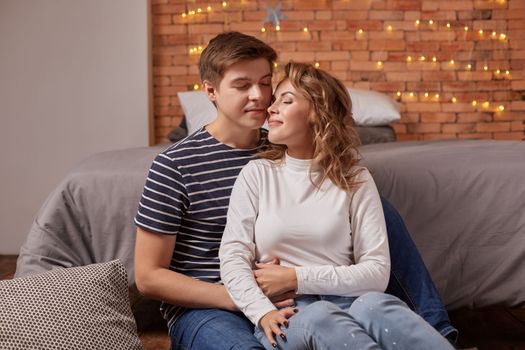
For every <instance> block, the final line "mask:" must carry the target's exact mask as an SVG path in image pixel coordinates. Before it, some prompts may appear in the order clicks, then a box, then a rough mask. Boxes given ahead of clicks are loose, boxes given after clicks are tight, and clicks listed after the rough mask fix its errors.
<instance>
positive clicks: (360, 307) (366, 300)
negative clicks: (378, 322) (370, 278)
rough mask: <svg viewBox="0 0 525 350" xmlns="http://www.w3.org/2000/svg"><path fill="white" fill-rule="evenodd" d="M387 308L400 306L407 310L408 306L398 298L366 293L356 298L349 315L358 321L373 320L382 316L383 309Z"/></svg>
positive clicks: (378, 293)
mask: <svg viewBox="0 0 525 350" xmlns="http://www.w3.org/2000/svg"><path fill="white" fill-rule="evenodd" d="M389 306H397V307H399V306H402V307H406V308H408V305H407V304H406V303H404V302H403V301H402V300H400V299H399V298H397V297H395V296H393V295H390V294H386V293H381V292H368V293H365V294H363V295H361V296H360V297H359V298H357V299H356V300H355V301H354V303H353V304H352V306H350V310H349V313H350V315H352V316H353V317H355V318H356V319H359V320H364V319H366V318H371V319H374V318H376V317H381V316H382V315H384V312H385V309H386V308H387V307H389Z"/></svg>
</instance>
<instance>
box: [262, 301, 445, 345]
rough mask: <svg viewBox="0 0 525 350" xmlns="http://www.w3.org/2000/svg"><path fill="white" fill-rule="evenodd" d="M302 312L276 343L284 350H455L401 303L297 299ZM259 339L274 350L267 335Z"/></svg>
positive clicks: (290, 321) (292, 319)
mask: <svg viewBox="0 0 525 350" xmlns="http://www.w3.org/2000/svg"><path fill="white" fill-rule="evenodd" d="M296 302H297V308H298V309H299V312H298V313H297V314H295V315H293V316H292V317H291V318H290V319H289V320H288V323H289V326H288V328H286V329H284V328H283V332H284V333H285V335H286V340H283V339H281V338H279V337H277V338H276V343H277V348H278V349H281V350H299V349H323V350H332V349H333V350H340V349H345V348H347V349H355V350H357V349H362V350H365V349H366V350H382V349H383V350H397V349H433V350H441V349H443V350H445V349H446V350H452V349H453V347H452V345H451V344H450V343H449V342H448V341H447V340H446V339H445V338H443V337H442V336H441V335H440V334H439V333H438V332H437V331H436V330H435V329H434V328H433V327H432V326H430V325H429V324H428V323H427V322H426V321H425V320H423V319H422V318H421V317H420V316H419V315H417V314H416V313H415V312H413V311H412V310H410V309H409V308H408V306H407V305H406V304H405V303H404V302H402V301H401V300H399V299H398V298H396V297H394V296H392V295H389V294H385V293H379V292H369V293H365V294H363V295H361V296H360V297H358V298H348V297H339V296H312V295H309V296H305V297H300V298H298V299H297V301H296ZM255 336H256V337H257V339H259V341H260V342H261V344H263V345H264V347H265V348H266V349H267V350H273V347H272V346H271V345H270V343H269V341H268V339H267V338H266V336H265V335H264V333H263V332H262V331H261V330H260V329H259V328H257V329H256V331H255Z"/></svg>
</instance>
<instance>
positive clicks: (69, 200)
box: [16, 141, 525, 309]
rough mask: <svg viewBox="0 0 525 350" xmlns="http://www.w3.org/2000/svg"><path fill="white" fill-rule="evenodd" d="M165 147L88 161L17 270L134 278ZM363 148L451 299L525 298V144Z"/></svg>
mask: <svg viewBox="0 0 525 350" xmlns="http://www.w3.org/2000/svg"><path fill="white" fill-rule="evenodd" d="M163 147H165V146H163ZM163 147H162V146H161V147H151V148H137V149H129V150H123V151H114V152H106V153H101V154H97V155H94V156H92V157H90V158H88V159H86V160H84V161H83V162H81V163H80V164H78V166H76V167H75V168H74V169H73V170H72V171H71V172H70V173H69V174H68V175H67V176H66V178H65V179H64V180H63V181H62V182H61V183H60V185H59V186H58V187H57V188H56V189H55V191H54V192H53V193H51V195H50V196H49V198H48V199H47V200H46V202H45V203H44V205H43V206H42V208H41V209H40V212H39V213H38V215H37V217H36V219H35V221H34V223H33V226H32V228H31V231H30V232H29V235H28V238H27V241H26V243H25V244H24V246H23V247H22V249H21V252H20V257H19V259H18V265H17V272H16V275H17V276H22V275H27V274H32V273H37V272H42V271H45V270H49V269H51V268H55V267H69V266H81V265H86V264H91V263H95V262H103V261H109V260H113V259H116V258H119V259H121V260H122V261H123V263H124V264H125V266H126V267H127V269H128V276H129V283H130V284H132V283H133V246H134V241H135V225H134V224H133V217H134V215H135V212H136V209H137V205H138V200H139V197H140V194H141V192H142V187H143V184H144V181H145V177H146V173H147V170H148V167H149V165H150V163H151V161H152V160H153V158H154V157H155V155H156V154H157V153H158V152H160V151H161V149H162V148H163ZM361 152H362V156H363V161H362V164H363V165H365V166H367V167H369V169H370V170H371V172H372V175H373V176H374V179H375V181H376V183H377V186H378V188H379V190H380V192H381V194H382V195H383V196H384V197H386V198H387V199H389V200H390V201H391V202H392V203H393V204H394V205H395V206H396V208H397V209H398V210H399V212H400V213H401V215H402V216H403V217H404V218H405V220H406V223H407V226H408V228H409V230H410V232H411V235H412V237H413V239H414V241H415V242H416V245H417V246H418V248H419V250H420V252H421V254H422V256H423V259H424V261H425V263H426V264H427V267H428V268H429V271H430V273H431V275H432V277H433V279H434V281H435V282H436V285H437V287H438V289H439V291H440V293H441V295H442V297H443V300H444V302H445V304H446V305H447V307H449V308H450V309H453V308H457V307H461V306H470V307H480V306H485V305H492V304H504V305H508V306H525V288H524V281H525V180H523V174H525V143H524V142H517V141H516V142H513V141H444V142H406V143H384V144H376V145H367V146H363V147H362V148H361Z"/></svg>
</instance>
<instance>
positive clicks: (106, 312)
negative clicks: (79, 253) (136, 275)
mask: <svg viewBox="0 0 525 350" xmlns="http://www.w3.org/2000/svg"><path fill="white" fill-rule="evenodd" d="M0 300H1V302H0V349H8V350H10V349H20V350H21V349H24V350H25V349H77V350H81V349H86V350H87V349H90V350H92V349H122V350H124V349H126V350H129V349H143V347H142V344H141V343H140V340H139V338H138V336H137V326H136V323H135V319H134V318H133V315H132V313H131V308H130V302H129V294H128V284H127V274H126V269H125V268H124V265H122V263H121V262H120V261H119V260H114V261H110V262H106V263H100V264H93V265H87V266H82V267H72V268H67V269H63V268H59V269H55V270H51V271H48V272H45V273H42V274H38V275H32V276H28V277H20V278H15V279H12V280H5V281H0Z"/></svg>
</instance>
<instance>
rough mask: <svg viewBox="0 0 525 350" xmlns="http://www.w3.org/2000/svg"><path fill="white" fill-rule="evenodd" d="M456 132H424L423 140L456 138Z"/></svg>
mask: <svg viewBox="0 0 525 350" xmlns="http://www.w3.org/2000/svg"><path fill="white" fill-rule="evenodd" d="M456 138H457V136H456V134H424V135H423V140H452V139H456Z"/></svg>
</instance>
